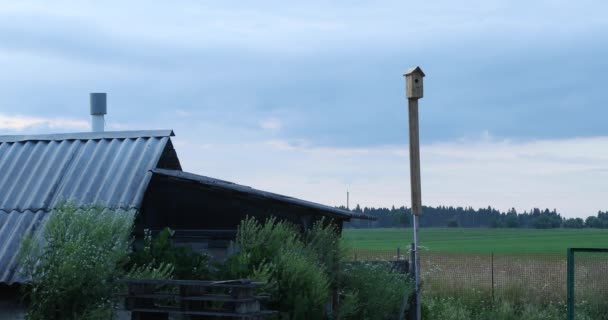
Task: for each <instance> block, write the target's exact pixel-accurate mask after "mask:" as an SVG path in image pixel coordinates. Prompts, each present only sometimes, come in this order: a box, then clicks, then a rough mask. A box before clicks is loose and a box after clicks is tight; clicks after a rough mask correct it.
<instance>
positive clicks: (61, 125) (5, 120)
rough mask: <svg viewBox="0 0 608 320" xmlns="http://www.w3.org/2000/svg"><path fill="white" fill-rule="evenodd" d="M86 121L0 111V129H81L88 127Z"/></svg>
mask: <svg viewBox="0 0 608 320" xmlns="http://www.w3.org/2000/svg"><path fill="white" fill-rule="evenodd" d="M89 127H90V125H89V123H88V122H87V121H84V120H78V119H70V118H61V117H55V118H43V117H31V116H24V115H6V114H2V113H0V130H7V131H23V130H26V129H27V130H35V129H40V128H43V129H44V128H46V129H62V130H74V129H77V130H83V129H87V128H89Z"/></svg>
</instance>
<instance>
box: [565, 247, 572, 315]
mask: <svg viewBox="0 0 608 320" xmlns="http://www.w3.org/2000/svg"><path fill="white" fill-rule="evenodd" d="M567 268H568V269H567V281H566V283H567V284H566V285H567V295H568V297H567V300H566V303H567V305H568V313H567V317H566V319H568V320H574V250H573V249H572V248H568V267H567Z"/></svg>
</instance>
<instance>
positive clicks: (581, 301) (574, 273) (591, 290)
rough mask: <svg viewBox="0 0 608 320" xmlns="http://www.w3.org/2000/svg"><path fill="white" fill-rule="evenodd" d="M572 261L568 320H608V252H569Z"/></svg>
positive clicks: (569, 258)
mask: <svg viewBox="0 0 608 320" xmlns="http://www.w3.org/2000/svg"><path fill="white" fill-rule="evenodd" d="M568 260H569V261H568V275H569V277H568V279H567V282H568V284H567V289H568V320H572V319H584V318H585V317H586V316H589V315H591V316H592V317H593V319H608V273H607V272H608V249H585V248H573V249H569V250H568Z"/></svg>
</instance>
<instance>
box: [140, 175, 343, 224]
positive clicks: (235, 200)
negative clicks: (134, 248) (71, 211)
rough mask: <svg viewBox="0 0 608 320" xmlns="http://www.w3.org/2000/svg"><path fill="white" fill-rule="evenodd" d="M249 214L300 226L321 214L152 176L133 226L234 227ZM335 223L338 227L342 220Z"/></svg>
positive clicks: (275, 202)
mask: <svg viewBox="0 0 608 320" xmlns="http://www.w3.org/2000/svg"><path fill="white" fill-rule="evenodd" d="M248 215H249V216H253V217H256V218H259V219H265V218H267V217H270V216H276V217H277V218H279V219H284V220H288V221H290V222H292V223H294V224H296V225H299V226H300V227H301V228H302V230H304V229H307V228H309V227H311V226H312V224H313V223H314V222H315V221H317V220H318V219H321V218H322V215H321V213H320V212H318V211H315V210H311V209H308V208H303V207H298V206H293V205H288V204H285V203H281V202H278V201H275V200H268V199H261V198H253V197H251V196H248V195H243V194H239V193H235V192H232V191H227V190H224V189H214V188H213V189H212V188H209V187H206V186H202V185H199V184H196V183H190V182H182V181H177V180H171V179H168V178H166V177H162V176H154V177H153V178H152V181H151V183H150V187H149V189H148V191H147V193H146V196H145V199H144V205H143V207H142V211H141V213H140V215H139V216H138V220H137V223H136V228H137V229H138V231H141V230H143V228H149V229H161V228H164V227H167V226H168V227H170V228H172V229H187V230H193V229H198V230H236V228H237V226H238V224H239V223H240V221H241V220H243V219H244V218H245V217H246V216H248ZM334 223H336V224H337V225H338V227H339V228H340V230H341V227H342V221H341V220H335V221H334Z"/></svg>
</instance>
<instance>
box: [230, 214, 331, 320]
mask: <svg viewBox="0 0 608 320" xmlns="http://www.w3.org/2000/svg"><path fill="white" fill-rule="evenodd" d="M312 237H314V236H312ZM235 245H236V246H237V247H238V250H239V252H238V253H237V254H236V255H234V256H232V257H230V258H229V259H228V261H227V262H226V270H225V272H226V274H225V275H224V276H225V277H228V278H250V279H253V280H259V281H267V282H268V283H269V284H268V285H267V286H266V287H265V288H264V290H265V291H266V292H267V293H269V294H270V295H271V297H272V300H271V301H270V302H269V303H268V307H269V308H270V309H273V310H278V311H280V312H281V313H282V314H283V316H285V317H287V318H289V319H319V318H321V317H322V315H323V307H324V304H325V303H326V302H327V301H328V298H329V286H330V280H329V278H328V276H327V274H326V273H325V270H326V267H325V266H324V265H323V263H322V262H321V261H319V259H318V258H319V253H317V252H315V251H314V250H312V249H311V247H309V246H307V245H306V243H305V242H304V241H303V238H302V237H301V236H300V233H299V232H298V231H297V229H296V228H295V227H294V226H292V225H290V224H288V223H286V222H278V221H277V220H276V219H274V218H270V219H268V220H267V221H266V222H265V223H264V224H261V223H260V222H258V221H257V220H256V219H254V218H246V219H245V220H243V221H242V222H241V225H240V226H239V229H238V232H237V237H236V242H235Z"/></svg>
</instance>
